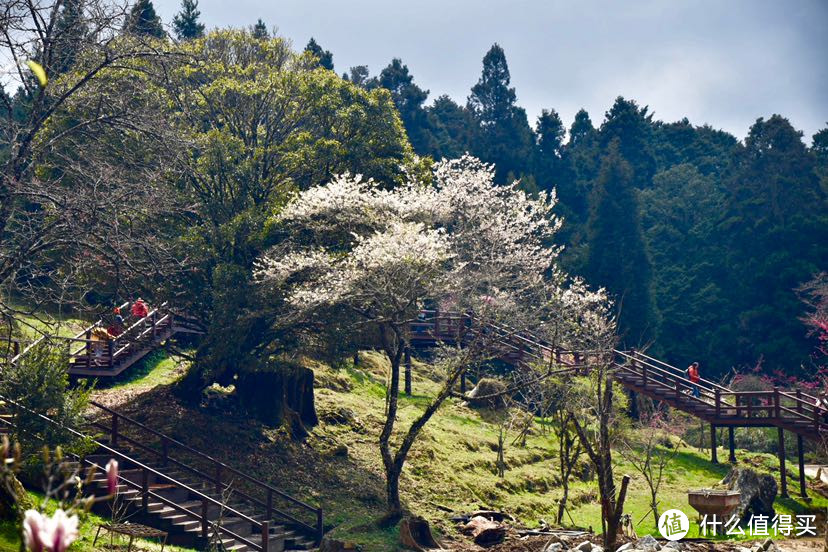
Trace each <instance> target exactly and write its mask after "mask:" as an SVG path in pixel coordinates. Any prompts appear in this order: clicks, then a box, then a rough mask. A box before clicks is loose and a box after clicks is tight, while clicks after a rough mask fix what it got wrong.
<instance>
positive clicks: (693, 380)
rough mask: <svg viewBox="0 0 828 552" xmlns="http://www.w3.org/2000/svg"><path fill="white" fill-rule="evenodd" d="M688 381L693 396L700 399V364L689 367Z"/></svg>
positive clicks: (695, 363)
mask: <svg viewBox="0 0 828 552" xmlns="http://www.w3.org/2000/svg"><path fill="white" fill-rule="evenodd" d="M687 379H689V380H690V385H691V389H692V393H693V396H694V397H696V398H697V399H698V398H700V397H701V393H700V392H699V380H701V377H700V376H699V363H698V362H694V363H693V364H691V365H690V366H688V367H687Z"/></svg>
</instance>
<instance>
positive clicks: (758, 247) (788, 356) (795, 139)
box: [719, 115, 828, 368]
mask: <svg viewBox="0 0 828 552" xmlns="http://www.w3.org/2000/svg"><path fill="white" fill-rule="evenodd" d="M815 169H816V167H815V162H814V155H813V154H812V153H811V152H810V151H808V149H807V148H806V146H805V144H804V143H803V142H802V133H801V132H798V131H797V130H795V129H794V128H793V126H792V125H791V124H790V122H789V121H788V120H787V119H785V118H783V117H781V116H779V115H774V116H773V117H771V118H770V119H768V120H767V121H765V120H764V119H759V120H757V121H756V124H754V125H753V126H752V127H751V130H750V133H749V134H748V137H747V139H746V140H745V147H744V149H743V150H741V151H740V154H739V155H738V157H737V161H736V167H735V170H734V174H733V177H732V178H731V179H730V180H729V181H728V182H727V194H728V206H727V213H726V218H725V220H724V221H723V222H722V224H721V225H720V227H719V229H720V231H721V232H723V233H725V234H726V235H728V236H730V240H729V242H728V246H729V247H728V249H727V252H726V256H725V257H724V263H725V264H726V265H727V266H728V267H729V269H730V270H729V271H728V273H727V278H726V279H725V286H727V289H729V290H730V299H731V301H732V310H731V312H730V316H731V317H732V319H734V320H736V321H737V325H736V328H737V332H738V333H737V334H736V336H735V341H734V342H733V343H735V345H736V349H737V350H738V351H739V356H738V357H737V359H736V360H738V361H739V362H740V363H743V364H749V365H752V364H753V363H755V362H756V361H757V359H764V361H765V362H767V363H768V364H770V365H771V366H772V367H774V368H776V367H783V366H791V365H793V366H798V365H802V364H807V360H808V353H809V344H808V342H807V341H806V339H805V331H804V329H803V328H802V326H801V324H800V322H799V316H800V315H801V314H802V311H803V307H802V305H801V304H800V302H799V300H798V298H797V296H796V293H795V292H794V288H796V287H797V286H798V285H800V284H801V283H803V281H806V280H808V279H810V276H811V275H812V274H816V273H817V272H819V271H820V270H824V269H825V259H826V258H828V257H827V256H826V247H828V198H827V196H826V193H825V190H823V189H822V188H821V186H820V182H819V178H818V176H817V173H816V170H815Z"/></svg>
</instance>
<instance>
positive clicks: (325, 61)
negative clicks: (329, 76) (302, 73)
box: [305, 37, 334, 71]
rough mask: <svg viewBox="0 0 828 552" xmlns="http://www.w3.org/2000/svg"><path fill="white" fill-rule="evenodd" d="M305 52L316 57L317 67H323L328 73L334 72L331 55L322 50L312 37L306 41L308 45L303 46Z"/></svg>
mask: <svg viewBox="0 0 828 552" xmlns="http://www.w3.org/2000/svg"><path fill="white" fill-rule="evenodd" d="M305 51H306V52H310V53H311V54H313V55H314V56H316V58H317V59H318V60H319V65H320V66H321V67H324V68H325V69H328V70H329V71H333V70H334V64H333V54H332V53H331V52H330V51H329V50H325V49H323V48H322V46H320V45H319V43H318V42H316V40H315V39H314V38H313V37H311V39H310V40H309V41H308V45H307V46H305Z"/></svg>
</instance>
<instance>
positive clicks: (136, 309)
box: [130, 297, 149, 319]
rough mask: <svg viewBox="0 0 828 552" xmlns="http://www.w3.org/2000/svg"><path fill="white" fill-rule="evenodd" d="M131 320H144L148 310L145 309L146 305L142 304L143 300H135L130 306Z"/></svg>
mask: <svg viewBox="0 0 828 552" xmlns="http://www.w3.org/2000/svg"><path fill="white" fill-rule="evenodd" d="M130 313H131V314H132V316H133V318H138V319H141V318H144V317H145V316H146V315H147V314H149V309H147V304H146V303H144V300H143V299H141V298H140V297H139V298H138V299H136V300H135V302H134V303H133V304H132V310H131V311H130Z"/></svg>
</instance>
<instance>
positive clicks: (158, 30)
mask: <svg viewBox="0 0 828 552" xmlns="http://www.w3.org/2000/svg"><path fill="white" fill-rule="evenodd" d="M124 30H125V31H126V32H128V33H130V34H134V35H137V36H148V37H152V38H164V37H166V36H167V33H166V32H165V31H164V26H163V25H162V24H161V17H160V16H159V15H158V14H157V13H155V6H153V5H152V0H137V1H136V2H135V4H133V5H132V8H131V9H130V10H129V14H127V18H126V21H124Z"/></svg>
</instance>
